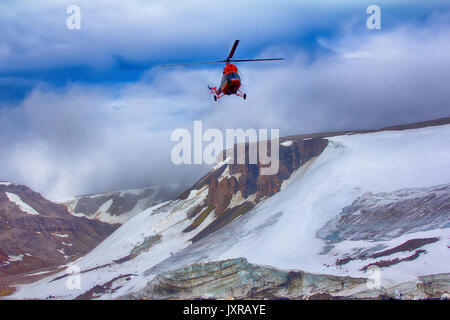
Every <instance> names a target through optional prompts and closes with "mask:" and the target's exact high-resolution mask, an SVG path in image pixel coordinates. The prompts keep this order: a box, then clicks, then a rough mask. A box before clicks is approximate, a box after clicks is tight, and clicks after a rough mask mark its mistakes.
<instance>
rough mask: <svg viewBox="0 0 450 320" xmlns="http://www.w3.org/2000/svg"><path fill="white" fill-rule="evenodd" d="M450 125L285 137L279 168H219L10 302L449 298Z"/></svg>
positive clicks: (443, 121) (446, 121)
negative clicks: (74, 283)
mask: <svg viewBox="0 0 450 320" xmlns="http://www.w3.org/2000/svg"><path fill="white" fill-rule="evenodd" d="M449 123H450V119H449V118H447V119H441V120H439V121H438V122H433V123H425V124H417V125H412V126H409V127H408V126H407V127H396V128H390V129H389V130H381V131H366V132H364V133H358V132H345V133H335V134H322V135H320V134H315V135H309V136H308V135H302V136H293V137H289V138H286V139H283V140H282V142H281V146H280V170H279V172H278V174H277V175H274V176H261V175H260V174H259V169H260V167H259V165H233V164H227V163H223V164H222V165H218V166H216V167H215V168H214V169H213V170H212V171H211V172H209V173H208V174H207V175H206V176H205V177H203V178H202V179H200V180H199V181H198V182H197V183H195V184H194V186H192V187H191V188H190V189H188V190H186V192H184V193H183V194H182V195H181V196H180V197H178V198H177V199H175V200H173V201H168V202H165V203H161V204H158V205H156V206H153V207H151V208H148V209H146V210H144V211H142V212H140V213H138V214H136V215H135V216H134V217H132V218H131V219H130V220H128V221H127V222H125V223H124V224H123V225H122V226H121V227H120V228H119V229H117V230H116V231H115V232H114V233H113V234H111V235H110V236H109V237H108V238H107V239H106V240H105V241H103V242H102V243H101V244H100V245H98V246H97V247H96V248H95V249H94V250H92V251H91V252H89V253H88V254H87V255H85V256H84V257H82V258H80V259H79V260H77V261H76V262H74V264H76V266H78V267H79V268H80V269H81V274H80V275H79V276H80V280H81V286H80V287H79V288H73V287H70V288H69V286H68V285H67V284H68V282H69V281H70V280H71V278H72V277H73V276H74V275H69V274H67V273H66V272H65V271H61V272H59V273H58V274H55V275H53V276H50V277H47V278H44V279H42V280H39V281H37V282H35V283H32V284H26V285H23V286H20V287H19V288H18V290H17V291H16V292H15V293H14V294H13V295H11V296H9V297H10V298H13V299H18V298H49V297H51V298H59V299H75V298H82V299H88V298H100V299H109V298H155V299H165V298H180V297H181V298H195V297H208V298H214V297H215V298H225V297H227V298H228V297H234V298H248V297H268V298H273V297H289V298H307V297H311V296H313V295H317V294H319V295H320V294H326V295H329V296H330V297H332V296H346V297H377V296H379V295H380V294H387V295H395V296H396V297H400V296H401V295H402V294H403V295H404V296H405V297H436V296H441V295H443V294H446V292H448V290H449V288H450V254H449V253H450V252H449V250H450V249H449V246H450V243H449V238H450V228H449V227H450V208H449V206H450V203H449V202H450V201H449V197H450V171H449V170H448V168H449V167H450V150H449V148H448V147H447V145H448V141H450V124H449ZM436 124H439V126H433V125H436ZM429 125H431V126H429ZM410 128H415V129H410ZM263 266H265V267H263ZM268 266H270V267H268ZM374 270H375V271H376V272H377V274H376V276H377V279H378V280H379V286H378V285H377V286H376V287H375V288H374V287H373V286H372V287H371V286H369V285H368V283H369V282H368V280H367V278H370V279H372V278H373V277H372V276H373V272H375V271H374ZM378 280H377V281H378Z"/></svg>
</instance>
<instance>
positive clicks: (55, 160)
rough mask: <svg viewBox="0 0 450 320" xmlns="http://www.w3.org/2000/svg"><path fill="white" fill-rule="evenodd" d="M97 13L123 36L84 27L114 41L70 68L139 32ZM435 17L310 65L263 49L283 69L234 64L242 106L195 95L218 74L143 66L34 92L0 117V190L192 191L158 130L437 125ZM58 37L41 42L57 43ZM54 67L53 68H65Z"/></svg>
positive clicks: (438, 24) (353, 42) (335, 46)
mask: <svg viewBox="0 0 450 320" xmlns="http://www.w3.org/2000/svg"><path fill="white" fill-rule="evenodd" d="M49 3H52V4H53V5H55V3H56V2H49ZM82 4H85V5H88V3H87V2H86V3H84V2H82ZM119 5H120V4H119V3H118V2H116V3H115V4H114V6H119ZM179 6H183V4H181V3H179ZM210 6H211V10H212V5H210ZM106 8H107V10H106V13H103V14H104V15H112V17H109V18H110V19H109V20H114V21H121V23H125V21H124V20H123V21H122V20H121V19H124V18H125V17H133V21H135V22H136V25H135V27H133V25H131V26H129V25H128V24H127V27H126V28H123V30H121V29H120V28H117V29H114V30H115V31H116V32H117V33H111V29H110V27H109V26H107V25H102V21H106V20H101V19H100V20H99V21H96V22H92V23H94V24H95V25H96V27H95V30H96V31H98V32H100V31H101V30H103V29H102V28H105V30H107V31H105V33H104V34H109V35H113V37H114V39H113V40H111V41H109V42H108V43H109V44H108V45H105V44H102V45H99V47H97V44H96V43H95V41H93V42H92V43H90V44H88V43H85V45H86V50H87V52H89V54H86V55H83V54H82V53H81V54H80V56H77V57H75V56H74V57H75V58H76V59H86V61H89V63H91V62H92V63H97V62H99V61H100V62H102V63H103V61H105V60H104V55H105V54H107V53H115V52H118V51H116V49H117V48H118V47H114V46H115V44H114V43H115V42H118V43H120V42H121V41H122V42H123V43H125V40H126V38H127V31H126V30H131V32H137V33H138V29H139V28H141V27H142V25H141V23H147V22H146V19H145V16H146V15H145V14H144V13H143V12H131V13H130V12H128V11H125V12H124V13H123V15H122V12H121V11H120V10H116V9H117V8H111V7H107V6H106ZM108 8H109V9H110V10H108ZM195 8H196V7H195V5H194V8H193V9H192V10H194V11H195ZM220 8H221V7H220V5H219V7H218V8H215V9H218V10H220ZM113 9H114V10H113ZM166 9H167V8H166V7H161V8H159V9H158V8H156V9H155V8H152V10H156V11H158V10H162V11H164V10H166ZM123 10H132V9H126V7H124V8H123ZM185 10H189V9H186V8H184V7H183V8H181V9H180V12H185ZM175 11H177V10H175ZM175 13H176V12H175ZM16 14H17V13H16ZM116 14H117V15H118V16H117V17H116V16H115V15H116ZM203 14H204V12H202V15H203ZM256 14H261V13H258V12H257V13H256ZM158 16H163V17H164V12H159V11H158ZM192 17H193V18H195V15H194V16H192ZM439 17H441V16H437V17H435V18H433V20H430V21H429V23H428V26H427V27H423V28H419V27H414V26H404V27H400V28H397V29H395V30H392V31H384V32H382V33H363V34H354V33H348V34H346V35H343V36H342V37H341V38H339V39H338V40H334V41H330V42H328V43H326V45H327V49H328V51H327V53H324V54H323V55H319V56H316V57H315V58H314V60H313V61H311V60H310V59H309V58H308V57H307V55H305V54H304V52H302V51H301V50H300V49H293V48H292V47H291V48H290V49H289V50H288V51H284V50H283V47H272V48H270V49H268V50H267V52H265V53H263V54H262V55H272V54H277V55H278V54H279V53H284V55H285V56H286V57H287V58H288V59H287V60H286V61H284V62H281V63H273V64H262V63H261V64H242V65H239V67H240V70H241V73H242V76H243V80H244V89H245V90H246V91H247V93H248V99H247V100H246V101H243V100H241V99H239V98H237V97H225V98H224V99H223V100H221V101H220V102H219V103H218V104H216V103H214V102H213V100H212V98H211V96H209V94H208V91H207V88H206V85H207V84H212V83H214V82H216V83H217V82H218V81H219V80H220V76H221V70H220V67H219V66H217V67H215V68H211V69H189V68H183V69H161V68H154V69H152V70H149V71H148V72H147V73H146V74H144V75H143V77H142V78H141V79H139V81H137V82H136V83H132V84H121V85H115V86H114V87H109V88H105V87H100V86H94V85H82V84H70V85H67V86H66V87H64V88H62V89H55V88H53V87H50V86H45V85H40V86H38V87H37V88H36V89H35V90H34V91H33V92H32V93H31V94H30V95H29V96H28V97H27V98H26V99H25V100H24V101H23V102H22V103H21V104H20V105H19V106H17V107H15V108H7V109H5V108H3V109H0V148H1V150H2V153H1V154H0V165H1V167H2V173H1V176H0V180H9V181H14V182H19V183H25V184H27V185H29V186H30V187H32V188H35V189H36V190H38V191H40V192H43V193H44V195H47V196H49V197H51V198H59V197H65V196H68V195H74V194H82V193H89V192H95V191H105V190H113V189H120V188H131V187H137V186H144V185H151V184H169V183H192V182H193V181H194V180H195V179H197V178H199V177H200V175H201V174H202V173H203V172H204V171H205V170H206V168H203V167H201V168H199V167H195V166H192V167H188V166H181V167H176V166H173V165H172V164H171V162H170V149H171V147H172V146H173V143H171V142H170V132H171V130H173V129H175V128H178V127H185V128H188V129H191V128H192V121H193V120H199V119H201V120H203V121H204V127H205V128H208V127H216V128H219V129H225V128H239V127H242V128H280V129H281V133H282V134H284V135H287V134H294V133H305V132H313V131H316V132H317V131H330V130H342V129H358V128H376V127H381V126H387V125H394V124H398V123H406V122H411V121H422V120H427V119H432V118H437V117H443V116H448V115H449V114H448V110H449V109H448V107H447V104H448V101H450V92H449V91H448V83H450V60H449V58H448V57H450V44H449V42H448V39H449V38H450V31H449V30H450V28H449V24H448V22H447V20H445V19H440V18H439ZM155 19H156V18H155ZM180 19H181V18H180ZM214 19H215V18H214V17H211V20H206V21H212V20H214ZM187 20H188V19H187V17H183V19H181V22H180V21H178V22H180V23H181V24H180V25H186V23H188V21H187ZM87 23H88V25H89V21H88V22H87ZM155 23H156V22H155ZM157 23H163V21H157ZM205 23H206V22H205ZM211 23H212V22H211ZM63 25H64V24H63ZM88 25H87V26H86V28H88ZM219 25H220V24H219ZM50 26H52V23H50V22H49V27H50ZM83 26H85V25H83ZM200 27H202V24H195V25H193V26H189V28H194V29H192V30H191V31H192V32H193V34H195V32H197V31H198V30H197V29H195V28H200ZM134 28H135V29H134ZM161 30H164V29H161ZM215 30H216V29H213V30H212V31H213V33H214V31H215ZM207 31H208V32H210V31H211V29H210V30H207ZM65 32H66V31H65V30H61V33H60V34H59V35H58V34H57V35H52V36H56V37H58V36H60V37H64V36H63V35H65ZM167 32H174V33H175V32H177V30H176V29H172V30H171V31H170V30H169V31H167V30H164V33H163V31H161V33H158V32H156V33H155V34H151V35H146V34H142V32H141V33H140V34H142V39H147V40H148V39H149V38H147V37H150V38H152V39H156V38H158V37H164V36H167ZM202 32H203V31H202ZM205 32H206V31H205ZM220 32H222V31H220ZM223 32H225V31H223ZM100 34H101V33H99V34H97V36H100ZM44 35H45V33H42V34H40V35H39V37H41V38H39V37H38V38H36V37H35V36H36V35H33V36H30V35H25V40H24V39H21V42H20V45H19V44H17V43H16V45H17V47H16V48H14V50H16V51H15V52H16V53H17V52H18V51H17V50H18V48H20V47H21V46H22V45H24V44H25V47H24V48H22V49H23V50H22V53H23V55H24V56H22V57H21V56H20V54H19V55H18V57H13V58H14V59H15V61H16V62H17V63H19V62H20V61H22V60H21V59H22V58H23V59H25V58H26V59H25V60H26V61H28V59H29V57H25V56H27V55H30V54H33V52H32V50H30V48H29V47H28V45H31V44H32V43H33V41H43V39H45V36H44ZM27 36H30V37H29V38H27ZM232 38H234V37H232ZM147 40H145V41H147ZM189 40H190V38H189V37H188V38H187V39H186V40H185V41H189ZM83 41H85V40H83ZM83 41H82V43H84V42H83ZM130 41H131V42H130V54H131V55H132V56H133V54H135V53H136V55H135V57H136V59H140V58H142V56H139V55H141V54H142V55H144V53H143V51H142V48H141V49H140V50H136V52H135V53H133V52H134V51H133V48H134V46H135V48H138V43H137V42H138V40H137V39H130ZM150 42H151V41H150ZM51 43H52V42H51V41H50V45H49V48H47V49H45V48H44V49H42V51H40V52H36V53H34V54H36V57H37V58H36V59H37V60H38V61H39V59H41V58H42V57H44V56H45V55H49V54H50V53H51V52H52V50H55V48H52V47H51ZM323 43H325V42H323ZM183 45H184V44H183ZM99 48H101V50H100V49H99ZM120 48H122V49H123V46H120ZM66 49H67V52H70V50H71V49H70V47H68V48H66ZM122 49H121V50H122ZM169 49H170V45H169ZM14 50H13V51H14ZM46 50H48V51H46ZM97 50H98V52H97ZM164 50H165V49H164ZM149 52H150V51H149ZM19 53H20V50H19ZM92 54H93V55H94V56H95V54H98V59H93V60H91V58H92V57H93V55H92ZM149 54H150V53H149ZM176 55H181V56H183V52H180V51H178V52H174V53H173V56H174V57H175V56H176ZM69 56H70V55H69ZM349 57H350V58H349ZM355 57H358V58H357V59H355ZM66 58H67V56H65V55H64V59H66ZM11 59H12V58H11ZM64 59H63V60H61V61H60V63H62V64H64V63H66V61H64ZM25 60H23V61H25ZM44 60H45V59H44ZM44 60H42V61H44ZM50 60H52V59H47V60H46V61H47V62H45V61H44V62H45V63H50ZM56 60H58V59H56ZM52 63H54V61H53V62H52ZM5 66H6V63H5V62H4V64H3V68H5ZM0 67H1V64H0Z"/></svg>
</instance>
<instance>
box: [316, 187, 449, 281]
mask: <svg viewBox="0 0 450 320" xmlns="http://www.w3.org/2000/svg"><path fill="white" fill-rule="evenodd" d="M449 227H450V184H444V185H439V186H433V187H427V188H408V189H401V190H397V191H393V192H383V193H376V194H375V193H371V192H369V193H366V194H364V195H362V196H361V197H359V198H358V199H356V200H355V201H354V202H353V203H352V204H351V205H349V206H347V207H345V208H343V209H342V212H341V213H340V215H338V216H337V217H336V218H334V219H332V220H330V221H328V222H327V223H326V224H325V225H324V226H323V227H322V228H320V229H319V230H318V231H317V237H319V238H321V239H323V240H325V241H326V243H327V247H326V249H325V252H328V251H330V250H331V252H330V253H331V254H333V255H334V256H336V262H335V265H336V266H340V267H348V264H353V265H354V266H356V265H358V263H359V264H360V265H359V266H358V268H359V270H361V271H364V272H365V271H367V269H368V268H370V267H371V266H376V267H379V268H389V267H390V266H393V265H397V264H399V263H405V262H408V261H413V260H416V259H418V258H419V257H421V256H423V255H426V254H427V253H428V250H429V248H430V246H431V247H433V246H434V248H436V245H437V246H439V247H443V248H445V245H446V244H447V243H448V237H447V236H446V234H447V235H448V232H446V230H448V228H449ZM343 243H344V244H343ZM341 245H343V246H344V247H345V250H342V248H343V247H341V249H339V248H340V246H341ZM335 247H336V248H337V249H336V248H335ZM447 249H448V244H447ZM440 250H442V249H440ZM444 251H445V249H444Z"/></svg>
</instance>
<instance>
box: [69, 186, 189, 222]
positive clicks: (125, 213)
mask: <svg viewBox="0 0 450 320" xmlns="http://www.w3.org/2000/svg"><path fill="white" fill-rule="evenodd" d="M182 189H184V188H183V187H182V186H177V185H176V186H171V187H148V188H142V189H133V190H122V191H115V192H107V193H97V194H91V195H85V196H79V197H76V198H75V199H73V200H69V201H65V202H63V204H65V205H66V206H67V208H68V209H69V211H70V212H71V213H72V214H74V215H77V216H86V218H89V219H95V220H99V221H103V222H107V223H110V224H116V223H120V224H123V223H125V222H126V221H127V220H128V219H130V218H131V217H133V216H134V215H136V214H137V213H139V212H141V211H143V210H145V209H148V208H150V207H152V206H154V205H156V204H159V203H162V202H165V201H169V200H172V199H174V198H175V197H176V196H177V195H178V194H179V193H180V192H181V190H182Z"/></svg>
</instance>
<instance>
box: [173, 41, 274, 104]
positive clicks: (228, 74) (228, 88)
mask: <svg viewBox="0 0 450 320" xmlns="http://www.w3.org/2000/svg"><path fill="white" fill-rule="evenodd" d="M238 44H239V40H235V41H234V43H233V46H232V47H231V50H230V53H229V54H228V57H227V58H226V59H225V60H219V61H207V62H192V63H182V64H168V65H164V67H173V66H187V65H196V64H209V63H225V68H224V69H223V76H222V81H221V83H220V86H219V88H217V87H210V86H208V88H209V90H210V91H211V93H212V94H214V101H217V100H219V99H220V98H222V97H223V96H225V95H227V96H229V95H232V94H235V95H237V96H239V97H242V98H243V99H244V100H245V99H246V98H247V94H246V93H243V92H242V91H241V89H240V88H241V84H242V83H241V77H240V76H239V73H238V68H237V67H236V66H235V65H234V64H232V63H230V62H250V61H274V60H283V58H271V59H238V60H236V59H232V58H233V55H234V52H235V51H236V48H237V46H238Z"/></svg>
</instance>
